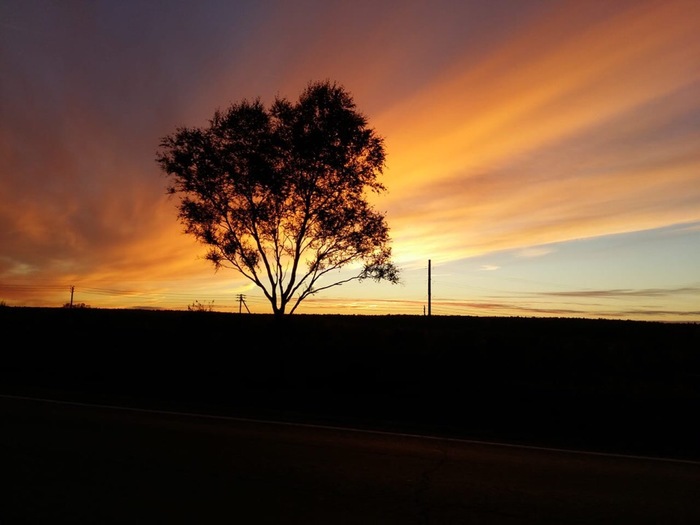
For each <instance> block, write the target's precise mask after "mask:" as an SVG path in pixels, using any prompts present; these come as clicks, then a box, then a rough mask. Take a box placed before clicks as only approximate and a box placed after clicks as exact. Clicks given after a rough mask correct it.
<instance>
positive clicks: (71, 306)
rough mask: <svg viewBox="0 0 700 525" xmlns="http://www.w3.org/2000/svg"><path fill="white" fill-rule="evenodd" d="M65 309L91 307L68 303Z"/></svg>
mask: <svg viewBox="0 0 700 525" xmlns="http://www.w3.org/2000/svg"><path fill="white" fill-rule="evenodd" d="M63 308H90V305H89V304H85V303H75V304H70V303H66V304H64V305H63Z"/></svg>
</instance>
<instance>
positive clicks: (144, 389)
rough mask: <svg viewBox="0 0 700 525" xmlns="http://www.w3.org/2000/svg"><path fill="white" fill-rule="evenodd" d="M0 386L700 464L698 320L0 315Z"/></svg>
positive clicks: (8, 311) (18, 311) (5, 310)
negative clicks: (648, 456) (0, 328)
mask: <svg viewBox="0 0 700 525" xmlns="http://www.w3.org/2000/svg"><path fill="white" fill-rule="evenodd" d="M0 326H2V330H3V336H4V337H3V346H2V351H1V359H2V361H1V363H2V368H1V371H0V393H6V394H9V393H17V394H32V395H52V396H60V397H63V398H67V399H79V400H96V401H99V402H107V403H118V402H119V403H128V404H130V405H136V406H148V407H163V408H167V409H177V410H190V411H194V410H205V411H208V412H212V413H219V414H228V415H240V416H246V417H263V418H282V419H290V420H299V421H304V422H312V423H316V422H318V423H326V424H330V425H339V426H342V425H344V424H352V425H355V426H361V427H367V428H376V429H387V430H398V431H404V432H413V433H423V432H426V433H431V434H439V435H444V436H454V437H464V438H474V439H488V440H507V441H509V442H517V443H526V444H533V445H539V446H555V447H577V448H584V449H588V450H594V451H607V452H622V453H631V454H641V455H654V456H665V457H676V458H688V459H700V431H699V430H698V429H697V428H696V427H697V421H696V419H697V416H698V414H699V413H700V324H690V323H689V324H665V323H649V322H634V321H605V320H584V319H536V318H483V317H443V316H432V317H425V316H326V315H323V316H321V315H294V316H291V317H289V318H286V319H283V320H281V321H280V322H276V321H275V320H274V319H273V318H272V316H268V315H260V314H255V315H250V314H242V315H241V314H230V313H215V312H188V311H163V312H162V311H139V310H101V309H73V310H70V309H61V308H46V309H43V308H42V309H39V308H18V307H2V308H0Z"/></svg>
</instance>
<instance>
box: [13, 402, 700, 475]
mask: <svg viewBox="0 0 700 525" xmlns="http://www.w3.org/2000/svg"><path fill="white" fill-rule="evenodd" d="M0 398H2V399H15V400H20V401H33V402H40V403H52V404H56V405H65V406H76V407H85V408H100V409H106V410H118V411H123V412H136V413H144V414H154V415H168V416H180V417H191V418H200V419H211V420H218V421H232V422H240V423H258V424H264V425H277V426H286V427H300V428H309V429H317V430H333V431H340V432H352V433H357V434H373V435H378V436H388V437H405V438H411V439H424V440H432V441H446V442H451V443H463V444H465V445H485V446H492V447H506V448H518V449H526V450H539V451H544V452H557V453H566V454H580V455H588V456H603V457H610V458H621V459H637V460H645V461H663V462H668V463H686V464H690V465H698V466H700V461H694V460H691V459H677V458H664V457H654V456H637V455H627V454H614V453H610V452H592V451H588V450H574V449H563V448H551V447H538V446H534V445H519V444H513V443H502V442H497V441H478V440H472V439H460V438H450V437H440V436H431V435H427V434H408V433H404V432H387V431H383V430H368V429H361V428H353V427H338V426H332V425H319V424H314V423H294V422H291V421H276V420H268V419H253V418H246V417H237V416H220V415H215V414H199V413H196V412H178V411H173V410H159V409H154V408H139V407H129V406H118V405H102V404H99V403H85V402H81V401H65V400H60V399H47V398H40V397H29V396H17V395H12V394H0Z"/></svg>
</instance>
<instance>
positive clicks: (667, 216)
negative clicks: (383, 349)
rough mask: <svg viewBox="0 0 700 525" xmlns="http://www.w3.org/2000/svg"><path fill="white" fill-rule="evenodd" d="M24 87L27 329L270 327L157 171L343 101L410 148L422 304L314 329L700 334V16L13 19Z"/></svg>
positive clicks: (408, 4)
mask: <svg viewBox="0 0 700 525" xmlns="http://www.w3.org/2000/svg"><path fill="white" fill-rule="evenodd" d="M0 71H1V74H0V304H2V305H6V306H57V307H59V306H63V305H64V304H66V303H69V302H70V301H71V299H72V301H73V303H74V304H84V305H88V306H91V307H99V308H166V309H187V308H188V307H194V306H197V305H200V306H203V307H205V308H208V309H213V310H217V311H230V312H247V311H250V312H251V313H270V312H271V308H270V305H269V303H267V301H266V299H265V298H264V296H263V294H262V292H261V291H259V290H258V289H257V288H256V287H255V286H254V285H252V283H250V281H247V280H246V279H245V278H243V277H242V276H240V275H239V274H237V273H236V272H234V271H233V270H225V269H224V270H220V271H218V272H215V271H214V268H213V266H212V265H211V264H210V263H209V262H208V261H205V260H204V259H203V255H204V253H205V251H206V250H205V248H204V247H203V246H202V245H200V244H198V243H197V241H196V240H195V239H194V238H193V237H191V236H188V235H186V234H184V233H183V230H182V225H181V224H180V223H179V222H178V219H177V209H176V204H177V201H175V200H173V199H172V198H168V196H167V195H166V191H165V189H166V184H167V177H166V176H165V174H164V173H163V172H162V171H160V168H159V166H158V165H157V163H156V161H155V157H156V152H157V150H158V147H159V142H160V140H161V138H163V137H164V136H166V135H168V134H171V133H173V132H174V131H175V130H176V128H178V127H182V126H187V127H195V126H206V125H207V123H208V121H209V119H210V118H211V117H212V116H213V114H214V112H215V111H216V110H217V109H225V108H226V107H228V106H229V105H231V104H233V103H236V102H239V101H242V100H244V99H247V100H252V99H256V98H260V99H261V101H263V102H264V103H265V104H269V103H270V102H271V101H272V100H274V98H275V97H278V96H279V97H284V98H287V99H289V100H292V101H294V100H296V99H297V97H298V96H299V94H300V93H301V91H302V90H303V89H304V88H305V87H306V86H307V85H308V84H309V82H312V81H322V80H330V81H333V82H337V83H339V84H341V85H342V86H344V87H345V89H346V90H347V91H349V92H350V93H351V95H352V97H353V99H354V101H355V103H356V105H357V109H358V111H360V112H361V113H363V114H364V115H365V116H366V117H367V120H368V123H369V126H370V127H372V128H373V129H374V130H375V132H376V133H377V134H378V135H380V136H382V137H383V138H384V140H385V147H386V154H387V163H386V169H385V170H384V173H383V174H382V175H381V177H380V181H381V182H382V183H383V184H384V185H385V186H386V188H387V191H386V192H385V193H383V194H382V195H380V196H377V197H376V198H373V201H372V202H373V204H374V205H375V207H376V208H377V209H378V210H380V211H381V212H383V213H385V216H386V219H387V223H388V225H389V228H390V235H391V239H392V243H391V245H392V249H393V255H394V260H395V262H396V264H397V265H398V266H399V268H400V269H401V273H402V282H401V283H400V284H396V285H393V284H391V283H385V282H383V283H375V282H373V281H365V282H362V283H349V284H345V285H343V286H339V287H333V288H330V289H329V290H326V291H324V292H321V293H319V294H317V295H314V296H312V297H310V298H308V299H306V300H305V301H304V302H302V304H301V306H300V307H299V309H298V310H297V311H298V313H314V314H315V313H321V314H378V315H387V314H391V315H394V314H396V315H400V314H410V315H424V314H427V313H430V314H431V315H469V316H522V317H582V318H605V319H629V320H646V321H669V322H699V321H700V2H699V1H697V0H660V1H656V0H634V1H627V0H616V1H615V2H610V1H608V0H600V1H599V0H488V1H487V0H465V1H462V2H454V1H452V0H437V1H435V0H433V1H430V2H427V1H412V0H405V1H385V0H372V1H365V0H356V1H352V2H349V1H346V2H341V1H333V0H331V1H317V0H300V1H296V2H287V1H282V0H255V1H248V0H243V1H231V0H227V1H223V0H222V1H218V0H196V1H195V0H168V1H164V0H163V1H160V0H137V1H136V0H118V1H117V0H114V1H106V0H103V1H98V0H2V1H0ZM353 273H355V270H353V269H352V268H348V269H345V270H343V271H341V272H340V273H339V274H337V275H332V278H333V280H337V279H336V277H337V278H338V279H339V278H341V277H345V276H347V275H350V274H353Z"/></svg>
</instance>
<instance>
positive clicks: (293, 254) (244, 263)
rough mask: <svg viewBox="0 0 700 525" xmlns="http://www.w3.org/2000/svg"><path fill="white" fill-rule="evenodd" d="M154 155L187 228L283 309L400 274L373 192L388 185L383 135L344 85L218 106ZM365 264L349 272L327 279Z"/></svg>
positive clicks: (218, 260)
mask: <svg viewBox="0 0 700 525" xmlns="http://www.w3.org/2000/svg"><path fill="white" fill-rule="evenodd" d="M156 161H157V162H158V164H159V165H160V167H161V169H162V171H164V172H165V174H166V176H168V178H169V179H168V181H169V184H168V187H167V192H168V194H170V195H177V196H179V198H180V200H179V204H178V211H179V213H178V218H179V219H180V221H181V222H182V224H183V225H184V229H185V232H186V233H188V234H191V235H193V236H194V237H195V238H196V239H197V240H198V241H199V242H201V243H203V244H205V245H206V246H207V247H208V252H207V255H206V258H207V259H208V260H209V261H211V262H212V263H213V264H214V267H215V269H216V270H218V269H219V268H222V267H226V268H230V269H234V270H237V271H238V272H240V273H241V274H242V275H243V276H245V277H246V278H248V279H250V280H251V281H252V282H253V283H255V284H256V285H257V286H258V287H259V288H260V289H261V290H262V291H263V293H264V294H265V297H267V299H268V300H269V302H270V304H271V306H272V311H273V313H274V314H275V315H278V316H279V315H284V314H285V313H289V314H291V313H294V311H295V310H296V309H297V307H298V306H299V304H300V303H301V302H302V301H303V300H304V299H305V298H307V297H308V296H310V295H312V294H315V293H318V292H320V291H322V290H326V289H328V288H331V287H334V286H339V285H341V284H343V283H346V282H349V281H352V280H359V281H362V280H365V279H367V278H371V279H373V280H375V281H382V280H386V281H389V282H391V283H398V282H399V280H400V279H399V270H398V268H397V267H396V266H395V264H394V263H393V262H392V259H391V246H390V237H389V227H388V225H387V222H386V218H385V216H384V214H382V213H380V212H378V211H377V210H376V209H374V208H373V206H371V205H370V203H369V202H368V200H367V197H368V195H369V193H370V192H374V193H377V194H379V193H382V192H384V191H386V188H385V187H384V185H383V184H382V183H381V182H380V181H379V176H380V175H381V174H382V173H383V170H384V167H385V161H386V153H385V149H384V140H383V138H382V137H380V136H379V135H378V134H377V133H376V132H375V130H374V129H372V128H370V127H369V126H368V121H367V118H366V117H365V116H364V115H363V114H362V113H360V112H359V111H358V110H357V109H356V106H355V103H354V101H353V98H352V96H351V95H350V94H349V93H348V91H346V90H345V88H344V87H343V86H341V85H339V84H337V83H332V82H330V81H324V82H312V83H309V84H308V85H307V87H306V88H305V89H304V90H303V92H302V93H301V95H300V96H299V99H298V101H296V102H290V101H289V100H287V99H285V98H281V97H276V98H275V100H274V101H273V103H272V104H271V105H270V106H269V107H266V106H265V105H264V104H263V103H262V102H261V101H260V99H259V98H258V99H255V100H242V101H240V102H237V103H234V104H232V105H231V106H230V107H229V108H228V109H226V110H225V111H221V110H217V111H216V112H215V113H214V116H213V117H212V118H211V119H210V120H209V125H208V126H206V127H201V128H197V127H192V128H190V127H180V128H177V129H176V131H175V132H174V133H172V134H170V135H167V136H166V137H164V138H162V139H161V142H160V149H159V150H158V152H157V155H156ZM357 264H359V269H358V271H357V273H355V274H354V275H352V276H351V277H346V278H344V279H340V278H339V277H338V278H337V279H336V280H333V276H331V275H329V274H330V273H331V272H334V271H336V270H339V269H340V268H342V267H345V266H351V265H352V266H355V265H357ZM323 277H327V279H322V278H323ZM328 279H330V281H329V280H328Z"/></svg>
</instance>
